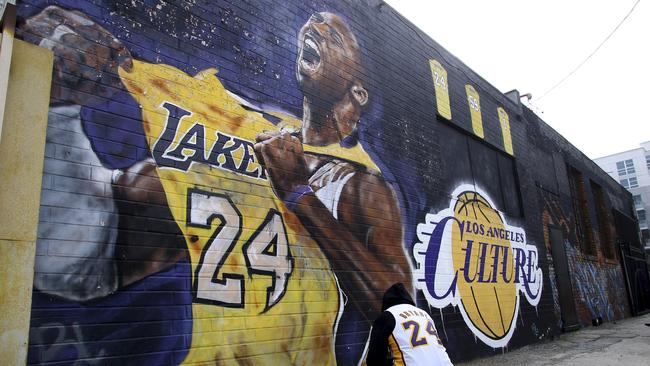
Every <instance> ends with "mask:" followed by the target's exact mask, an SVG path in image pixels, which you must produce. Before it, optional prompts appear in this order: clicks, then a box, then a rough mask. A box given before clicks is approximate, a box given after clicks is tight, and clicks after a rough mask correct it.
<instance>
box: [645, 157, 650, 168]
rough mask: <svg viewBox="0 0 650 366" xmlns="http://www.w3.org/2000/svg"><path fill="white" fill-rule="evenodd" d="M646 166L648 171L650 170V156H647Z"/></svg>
mask: <svg viewBox="0 0 650 366" xmlns="http://www.w3.org/2000/svg"><path fill="white" fill-rule="evenodd" d="M645 165H646V166H647V167H648V170H650V155H646V156H645Z"/></svg>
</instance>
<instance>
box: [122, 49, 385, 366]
mask: <svg viewBox="0 0 650 366" xmlns="http://www.w3.org/2000/svg"><path fill="white" fill-rule="evenodd" d="M216 72H217V71H216V70H215V69H209V70H205V71H203V72H200V73H199V74H197V75H196V76H194V77H192V76H189V75H187V74H185V73H184V72H182V71H180V70H178V69H176V68H173V67H171V66H167V65H160V64H148V63H143V62H139V61H134V65H133V68H132V70H131V71H129V72H127V71H125V70H123V69H121V70H120V77H121V78H122V82H123V83H124V85H126V87H127V89H128V90H129V92H130V93H131V94H132V96H133V97H134V98H135V99H136V100H137V101H138V102H139V103H140V105H141V108H142V118H143V123H144V131H145V134H146V138H147V141H148V144H149V146H150V149H151V153H152V155H153V156H154V158H155V160H156V163H157V165H158V168H157V171H158V175H159V177H160V180H161V182H162V185H163V187H164V190H165V194H166V196H167V201H168V204H169V207H170V209H171V211H172V214H173V216H174V219H175V220H176V222H177V224H178V225H179V227H180V228H181V230H182V231H183V234H184V236H185V240H186V242H187V247H188V249H189V254H190V257H191V262H192V277H193V278H192V292H193V307H192V318H193V329H192V346H191V349H190V351H189V354H188V356H187V357H186V359H185V363H186V364H192V363H199V364H201V363H238V362H243V363H251V364H256V365H262V364H268V365H275V366H277V365H289V364H292V365H305V364H312V365H315V364H318V365H321V364H334V363H335V359H334V345H333V343H334V335H333V331H334V330H333V329H334V325H335V322H336V320H337V316H338V313H339V309H340V294H339V291H338V287H337V284H336V279H335V277H334V275H333V273H332V271H331V270H330V266H329V263H328V261H327V259H326V258H325V257H324V255H323V254H322V252H321V251H320V249H319V248H318V245H317V244H316V242H315V241H314V240H313V239H311V238H310V236H309V233H308V232H307V231H306V229H305V228H304V227H303V226H302V225H301V224H300V222H299V220H298V219H297V217H296V216H295V215H294V214H292V213H291V212H289V211H288V210H287V209H286V208H285V206H284V204H283V203H282V201H281V200H279V199H278V198H277V197H276V195H275V194H274V192H273V189H272V187H271V184H270V181H269V179H268V177H267V176H266V172H265V171H264V169H263V168H262V167H261V166H260V165H259V164H258V162H257V160H256V157H255V154H254V150H253V144H254V141H255V137H256V135H257V134H259V133H260V132H262V131H265V130H278V129H279V128H282V127H283V126H285V125H288V126H291V127H293V128H299V123H300V122H299V121H297V120H296V119H292V118H283V119H282V122H281V123H280V124H274V123H271V122H270V121H269V120H268V119H267V118H265V117H264V116H263V114H262V113H259V112H255V111H253V110H252V109H250V108H247V107H245V106H244V104H243V103H244V102H243V101H241V100H240V99H239V98H237V97H236V96H234V95H233V94H231V93H229V92H228V91H227V90H226V89H225V88H224V87H223V86H222V84H221V82H220V81H219V79H218V78H217V77H216ZM305 151H311V152H314V153H319V154H326V155H331V156H336V157H339V158H344V159H346V160H352V161H355V162H357V163H359V164H362V165H365V166H367V167H370V168H373V169H376V166H375V165H374V164H373V163H372V161H371V160H370V158H369V157H368V155H367V154H366V153H365V152H364V151H363V149H362V148H361V146H360V145H357V147H356V148H353V149H343V148H341V147H339V146H338V145H337V147H336V148H333V147H331V146H330V147H323V148H317V147H311V146H305Z"/></svg>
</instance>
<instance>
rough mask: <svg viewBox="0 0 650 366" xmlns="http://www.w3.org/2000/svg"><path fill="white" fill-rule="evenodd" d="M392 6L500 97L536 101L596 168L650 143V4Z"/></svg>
mask: <svg viewBox="0 0 650 366" xmlns="http://www.w3.org/2000/svg"><path fill="white" fill-rule="evenodd" d="M636 1H637V0H617V1H612V0H609V1H605V0H591V1H588V0H570V1H568V0H546V1H529V0H518V1H517V0H499V1H485V0H453V1H449V0H446V1H442V0H428V1H424V0H420V1H418V0H386V2H387V3H388V4H390V5H391V6H392V7H393V8H394V9H396V10H397V11H398V12H400V13H401V14H402V15H403V16H404V17H406V18H407V19H409V20H410V21H411V22H413V23H414V24H415V25H416V26H418V27H419V28H420V29H422V30H423V31H424V32H425V33H427V34H428V35H429V36H430V37H431V38H433V39H434V40H436V41H437V42H438V43H440V44H441V45H442V46H443V47H445V48H446V49H447V50H449V51H450V52H451V53H453V54H454V55H455V56H457V57H458V58H460V59H461V60H462V61H463V62H464V63H465V64H467V65H468V66H469V67H470V68H472V69H473V70H474V71H476V72H477V73H478V74H480V75H481V76H482V77H483V78H485V79H486V80H487V81H488V82H490V83H491V84H492V85H494V86H495V87H496V88H497V89H499V90H500V91H501V92H507V91H509V90H512V89H518V90H519V91H520V93H522V94H524V93H532V95H533V99H532V100H531V102H530V103H531V106H530V107H531V109H533V110H534V111H535V112H536V113H537V114H538V115H539V116H541V118H542V119H544V121H546V122H547V123H548V124H549V125H551V126H552V127H553V128H554V129H555V130H556V131H558V132H559V133H560V134H562V135H563V136H564V137H565V138H567V139H568V140H569V141H570V142H571V143H573V144H574V145H575V146H576V147H577V148H579V149H580V150H582V152H584V153H585V154H586V155H587V156H589V157H590V158H592V159H593V158H597V157H602V156H605V155H609V154H613V153H616V152H620V151H624V150H630V149H634V148H638V147H639V143H641V142H643V141H648V140H650V113H649V111H650V92H649V91H648V90H649V88H650V1H649V0H641V1H640V3H639V4H638V5H637V6H636V9H635V10H634V12H633V13H632V14H631V15H630V16H629V18H628V19H627V20H626V21H625V22H624V23H623V25H621V27H620V28H619V29H618V30H617V31H616V33H614V35H613V36H612V37H611V38H610V39H609V40H608V41H607V42H606V43H605V44H604V45H603V46H602V47H601V48H600V50H599V51H598V52H597V53H596V54H595V55H594V56H592V57H591V59H590V60H589V61H587V62H586V63H585V64H584V65H583V66H582V67H581V68H580V69H579V70H578V71H576V72H575V74H573V75H572V76H571V77H570V78H569V79H567V80H566V81H565V82H564V83H563V84H561V85H560V86H558V87H557V88H556V89H555V90H553V91H552V92H551V93H549V94H547V95H546V96H545V97H544V98H541V99H540V97H542V95H543V94H544V93H545V92H546V91H547V90H548V89H550V88H551V87H552V86H553V85H554V84H556V83H557V82H558V81H560V79H562V78H563V77H564V76H566V75H567V74H568V73H569V72H571V71H572V70H573V69H574V68H575V67H576V66H578V64H580V63H581V62H582V61H583V60H584V59H585V58H586V57H587V56H588V55H589V54H590V53H592V52H593V51H594V50H595V49H596V47H597V46H598V45H599V44H600V43H601V42H602V41H603V40H604V39H605V37H607V35H609V34H610V33H611V31H612V30H613V29H614V28H615V27H616V25H617V24H618V23H619V22H620V21H621V20H622V19H623V17H624V16H625V15H626V14H627V13H628V12H629V11H630V9H631V8H632V6H633V5H634V3H636Z"/></svg>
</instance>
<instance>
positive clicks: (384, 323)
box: [366, 283, 415, 366]
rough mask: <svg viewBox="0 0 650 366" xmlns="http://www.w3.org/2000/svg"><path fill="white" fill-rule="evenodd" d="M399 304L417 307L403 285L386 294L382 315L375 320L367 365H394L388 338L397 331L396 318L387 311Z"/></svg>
mask: <svg viewBox="0 0 650 366" xmlns="http://www.w3.org/2000/svg"><path fill="white" fill-rule="evenodd" d="M399 304H410V305H413V306H415V302H413V298H411V295H410V294H409V293H408V291H407V290H406V288H405V287H404V285H403V284H402V283H396V284H394V285H392V286H391V287H390V288H389V289H388V290H386V292H385V293H384V298H383V301H382V304H381V310H382V313H381V315H380V316H379V317H378V318H377V319H376V320H375V322H374V323H373V325H372V332H371V333H370V345H369V348H368V357H367V358H366V364H367V365H368V366H376V365H392V363H393V362H392V360H391V359H390V357H389V352H388V337H390V335H391V333H392V332H393V329H395V318H394V317H393V314H391V313H390V312H388V311H386V310H387V309H388V308H390V307H391V306H395V305H399Z"/></svg>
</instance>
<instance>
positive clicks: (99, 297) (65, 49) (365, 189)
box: [19, 1, 421, 364]
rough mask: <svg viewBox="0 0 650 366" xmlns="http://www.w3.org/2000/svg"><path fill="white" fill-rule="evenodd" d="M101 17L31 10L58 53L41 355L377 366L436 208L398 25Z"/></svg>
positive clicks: (240, 9) (128, 9) (90, 11)
mask: <svg viewBox="0 0 650 366" xmlns="http://www.w3.org/2000/svg"><path fill="white" fill-rule="evenodd" d="M100 3H101V4H100V5H101V6H99V5H96V4H94V3H93V2H84V1H82V2H77V1H59V2H57V5H50V4H49V3H48V2H47V1H26V2H25V3H24V4H23V5H21V7H19V13H20V15H21V17H22V19H23V20H22V21H21V22H20V24H19V35H20V37H22V38H23V39H25V40H27V41H30V42H32V43H34V44H37V45H39V46H41V47H45V48H48V49H50V50H52V52H53V53H54V57H55V66H54V74H53V75H54V77H53V87H52V102H51V105H50V115H49V121H48V131H47V146H46V151H47V152H46V159H45V176H46V177H47V179H46V181H50V182H51V183H49V184H44V185H43V189H42V190H43V192H42V196H43V199H42V211H44V212H45V213H44V215H43V219H42V220H41V223H40V224H39V241H38V243H37V246H38V248H39V249H38V250H39V253H41V254H39V255H37V259H36V268H35V277H34V278H35V279H34V295H33V304H32V321H31V328H32V334H33V336H32V337H31V338H30V347H31V349H33V350H38V351H34V352H30V356H29V357H30V360H29V362H34V363H46V362H57V361H64V360H70V359H75V357H77V358H79V359H81V358H84V359H86V358H92V359H96V360H100V361H101V360H102V359H103V358H108V357H110V358H111V360H122V361H124V362H143V363H172V364H178V363H205V362H217V363H220V362H231V361H233V362H234V361H235V360H238V361H241V362H244V361H246V360H248V361H250V360H255V361H256V362H257V363H261V364H272V363H275V364H307V363H312V364H337V363H338V364H356V363H358V362H359V361H360V360H361V359H362V357H363V351H364V348H365V346H366V342H367V338H368V334H369V330H370V325H371V320H372V319H374V317H375V316H376V315H377V314H378V313H379V311H380V307H381V294H382V293H383V291H384V290H385V289H386V288H388V287H389V286H390V285H391V284H393V283H395V282H402V283H404V284H405V285H406V287H407V288H408V289H410V290H411V291H412V290H413V289H414V285H413V282H412V279H411V271H412V269H411V263H412V260H411V259H410V258H411V255H410V254H409V253H410V248H407V247H406V246H407V245H406V244H405V243H410V242H411V237H412V235H413V234H412V233H411V232H412V230H405V228H407V227H409V225H410V224H411V223H412V220H413V216H414V215H413V214H412V212H413V211H414V210H415V209H416V208H417V207H418V205H420V204H421V203H420V201H419V200H420V198H419V196H418V194H417V190H415V189H413V190H410V189H409V187H411V186H412V185H413V184H414V183H413V182H417V179H416V178H415V174H414V173H413V169H412V168H411V167H408V166H406V167H405V166H403V164H401V163H400V159H402V157H400V155H399V154H391V152H394V150H395V149H396V148H399V147H400V146H403V143H404V142H403V141H402V140H399V139H401V137H400V138H399V139H395V138H388V137H386V135H385V131H384V125H385V124H386V123H387V122H386V118H389V117H390V118H394V114H393V113H392V112H391V110H390V108H388V107H386V106H387V104H386V103H385V101H386V100H387V99H388V93H389V92H387V91H386V90H385V89H384V88H383V87H382V85H383V84H381V83H378V82H377V80H378V78H379V77H380V76H379V75H382V74H383V72H382V71H380V70H379V69H378V66H377V64H376V63H375V62H373V57H371V56H372V55H373V54H376V53H377V50H375V49H373V47H377V45H376V42H377V40H376V39H375V38H373V37H370V36H368V35H369V34H371V33H372V32H371V31H372V30H373V27H377V26H376V25H368V27H367V28H366V29H364V30H363V31H361V30H360V29H362V28H361V27H359V25H358V24H357V22H356V21H353V20H351V19H352V18H354V16H356V13H353V12H351V11H352V10H348V9H347V8H346V7H349V5H346V4H344V3H338V2H332V3H330V2H327V1H325V2H321V1H316V2H313V3H312V2H307V3H302V2H301V3H300V4H298V3H296V4H295V5H296V6H295V9H294V10H296V9H298V10H299V11H296V12H290V11H289V10H288V9H290V8H291V7H289V6H287V9H275V11H274V12H273V16H275V17H278V18H282V19H283V20H285V21H284V22H273V26H269V23H266V22H261V21H260V19H261V18H262V14H263V12H264V11H265V10H268V9H266V8H267V7H268V6H270V4H266V3H264V2H262V3H259V4H244V3H242V4H236V5H235V4H230V3H228V2H225V1H224V2H210V3H201V4H196V3H185V2H163V1H151V2H139V1H134V2H131V3H125V2H120V1H104V2H100ZM285 12H286V14H285ZM47 253H49V254H47ZM99 309H101V311H99ZM64 312H65V314H66V316H62V314H63V313H64ZM97 324H111V326H106V327H101V330H98V329H99V328H98V327H97V326H96V325H97ZM116 324H120V325H119V326H118V325H116ZM119 339H131V341H129V342H126V343H123V342H117V340H119ZM144 340H146V342H147V349H148V351H147V352H144V353H143V352H142V351H141V350H140V349H141V346H142V343H141V342H144Z"/></svg>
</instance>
